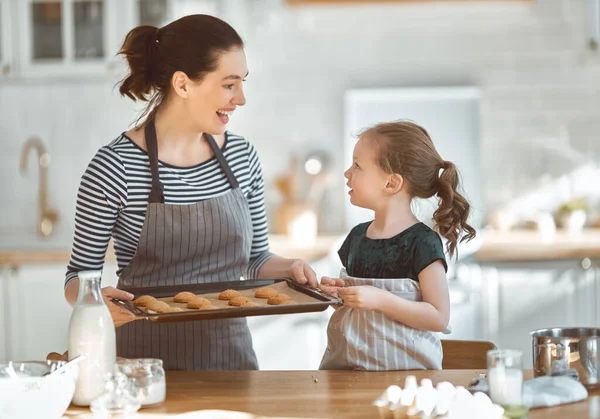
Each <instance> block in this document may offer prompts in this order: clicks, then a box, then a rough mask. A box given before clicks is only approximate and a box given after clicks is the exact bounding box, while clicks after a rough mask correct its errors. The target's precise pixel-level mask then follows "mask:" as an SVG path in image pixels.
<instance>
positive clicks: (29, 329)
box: [0, 263, 116, 360]
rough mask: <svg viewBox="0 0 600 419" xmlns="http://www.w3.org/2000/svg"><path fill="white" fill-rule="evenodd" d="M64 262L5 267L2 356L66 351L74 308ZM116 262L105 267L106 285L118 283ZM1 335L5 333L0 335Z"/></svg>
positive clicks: (21, 357) (38, 356) (35, 356)
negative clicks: (66, 295)
mask: <svg viewBox="0 0 600 419" xmlns="http://www.w3.org/2000/svg"><path fill="white" fill-rule="evenodd" d="M65 269H66V265H65V264H62V263H60V264H58V263H57V264H46V265H25V266H20V267H17V268H15V269H12V268H11V269H8V270H7V269H4V274H3V275H2V278H1V280H2V285H3V287H2V291H0V292H2V293H3V295H2V298H3V300H2V301H3V314H2V315H0V316H1V317H4V318H3V319H2V320H3V321H2V322H1V326H0V327H1V329H0V332H1V331H2V329H3V331H4V334H3V336H4V339H3V342H4V345H3V348H0V351H3V352H4V353H2V352H0V359H5V360H8V359H12V360H43V359H45V358H46V355H47V354H48V353H49V352H60V353H62V352H64V351H66V350H67V334H68V328H69V319H70V317H71V307H70V306H69V304H68V303H67V302H66V300H65V298H64V293H63V283H64V275H65ZM114 271H115V268H114V265H113V264H107V265H105V267H104V275H103V284H102V285H103V286H105V285H114V284H115V283H116V275H115V274H114ZM0 336H2V334H0Z"/></svg>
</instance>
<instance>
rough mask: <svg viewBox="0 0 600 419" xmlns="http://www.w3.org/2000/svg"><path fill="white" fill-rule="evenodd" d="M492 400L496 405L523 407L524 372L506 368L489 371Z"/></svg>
mask: <svg viewBox="0 0 600 419" xmlns="http://www.w3.org/2000/svg"><path fill="white" fill-rule="evenodd" d="M488 382H489V384H490V398H491V399H492V401H493V402H494V403H496V404H499V405H503V406H507V405H521V404H522V401H523V371H522V370H521V369H517V368H505V367H504V366H500V367H494V368H490V369H489V370H488Z"/></svg>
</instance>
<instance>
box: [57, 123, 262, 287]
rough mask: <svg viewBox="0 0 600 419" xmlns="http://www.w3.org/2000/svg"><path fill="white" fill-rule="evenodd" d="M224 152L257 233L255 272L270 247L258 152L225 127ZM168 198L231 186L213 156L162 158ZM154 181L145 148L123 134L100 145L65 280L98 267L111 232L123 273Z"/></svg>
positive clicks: (80, 201)
mask: <svg viewBox="0 0 600 419" xmlns="http://www.w3.org/2000/svg"><path fill="white" fill-rule="evenodd" d="M222 152H223V155H224V157H225V159H226V160H227V163H228V164H229V166H230V167H231V170H232V172H233V174H234V175H235V177H236V179H237V181H238V183H239V185H240V188H242V191H243V193H244V196H245V197H246V199H247V200H248V205H249V208H250V215H251V217H252V225H253V232H254V234H253V237H252V247H251V253H250V264H249V266H248V271H247V277H248V278H256V277H257V275H258V271H259V270H260V268H261V266H262V265H263V264H264V262H266V261H267V260H268V259H269V258H270V257H271V256H272V254H271V253H270V252H269V242H268V232H267V218H266V214H265V205H264V181H263V177H262V170H261V166H260V161H259V158H258V154H257V153H256V150H255V149H254V147H253V146H252V145H251V144H250V143H249V142H248V141H246V140H245V139H244V138H243V137H240V136H238V135H235V134H231V133H226V135H225V143H224V145H223V148H222ZM158 171H159V178H160V181H161V183H162V184H163V186H164V197H165V204H172V205H189V204H194V203H197V202H200V201H203V200H206V199H210V198H214V197H216V196H219V195H223V194H225V193H227V192H228V191H230V190H231V185H230V184H229V181H228V180H227V177H226V175H225V172H224V171H223V170H222V169H221V166H220V164H219V162H218V161H217V159H216V158H215V157H213V158H211V159H210V160H207V161H205V162H203V163H200V164H198V165H195V166H192V167H176V166H172V165H169V164H167V163H163V162H160V161H159V162H158ZM151 186H152V176H151V173H150V162H149V159H148V154H147V152H146V151H144V150H143V149H141V148H140V147H139V146H138V145H137V144H135V143H134V142H133V141H132V140H131V139H130V138H129V137H127V136H126V135H125V134H121V135H120V136H119V137H118V138H117V139H115V140H114V141H112V142H111V143H110V144H108V145H107V146H104V147H102V148H101V149H100V150H99V151H98V152H97V153H96V155H95V156H94V157H93V158H92V161H91V162H90V164H89V165H88V167H87V169H86V171H85V173H84V174H83V176H82V178H81V183H80V185H79V192H78V194H77V207H76V214H75V236H74V239H73V247H72V250H71V260H70V261H69V265H68V266H67V274H66V278H65V286H67V284H68V283H69V282H70V281H72V280H73V279H75V278H77V273H78V272H79V271H83V270H100V269H102V266H103V264H104V257H105V255H106V249H107V248H108V244H109V241H110V239H111V237H112V239H113V245H114V251H115V255H116V258H117V264H118V271H117V274H118V275H119V274H120V273H121V272H122V270H123V269H124V268H125V267H126V266H127V265H128V264H129V262H130V261H131V260H132V259H133V257H134V255H135V252H136V249H137V245H138V241H139V239H140V234H141V231H142V226H143V224H144V219H145V217H146V207H147V205H148V196H149V194H150V189H151Z"/></svg>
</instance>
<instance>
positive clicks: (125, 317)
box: [102, 287, 135, 327]
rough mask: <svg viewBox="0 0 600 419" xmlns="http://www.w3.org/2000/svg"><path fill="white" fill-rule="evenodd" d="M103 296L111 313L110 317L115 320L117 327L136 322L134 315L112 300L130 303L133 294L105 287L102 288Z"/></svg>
mask: <svg viewBox="0 0 600 419" xmlns="http://www.w3.org/2000/svg"><path fill="white" fill-rule="evenodd" d="M102 296H103V297H104V302H105V303H106V306H107V307H108V310H109V311H110V315H111V316H112V318H113V322H114V324H115V327H119V326H123V325H124V324H126V323H129V322H130V321H133V320H135V317H133V314H131V313H130V312H128V311H127V310H125V309H123V308H121V307H119V306H118V305H116V304H115V303H113V302H112V301H111V300H110V299H111V298H118V299H119V300H123V301H130V300H132V299H133V295H132V294H130V293H128V292H126V291H123V290H119V289H116V288H115V287H104V288H102Z"/></svg>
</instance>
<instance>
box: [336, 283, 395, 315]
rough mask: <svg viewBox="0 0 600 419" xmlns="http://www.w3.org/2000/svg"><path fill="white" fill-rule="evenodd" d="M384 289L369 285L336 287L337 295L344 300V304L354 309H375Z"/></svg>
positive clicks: (378, 304)
mask: <svg viewBox="0 0 600 419" xmlns="http://www.w3.org/2000/svg"><path fill="white" fill-rule="evenodd" d="M385 292H387V291H384V290H382V289H379V288H376V287H372V286H370V285H360V286H356V287H345V288H338V289H337V293H338V295H339V296H340V297H341V298H342V299H343V300H344V306H346V307H350V308H354V309H356V310H376V309H377V308H378V307H379V306H380V302H381V297H382V296H383V293H385Z"/></svg>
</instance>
